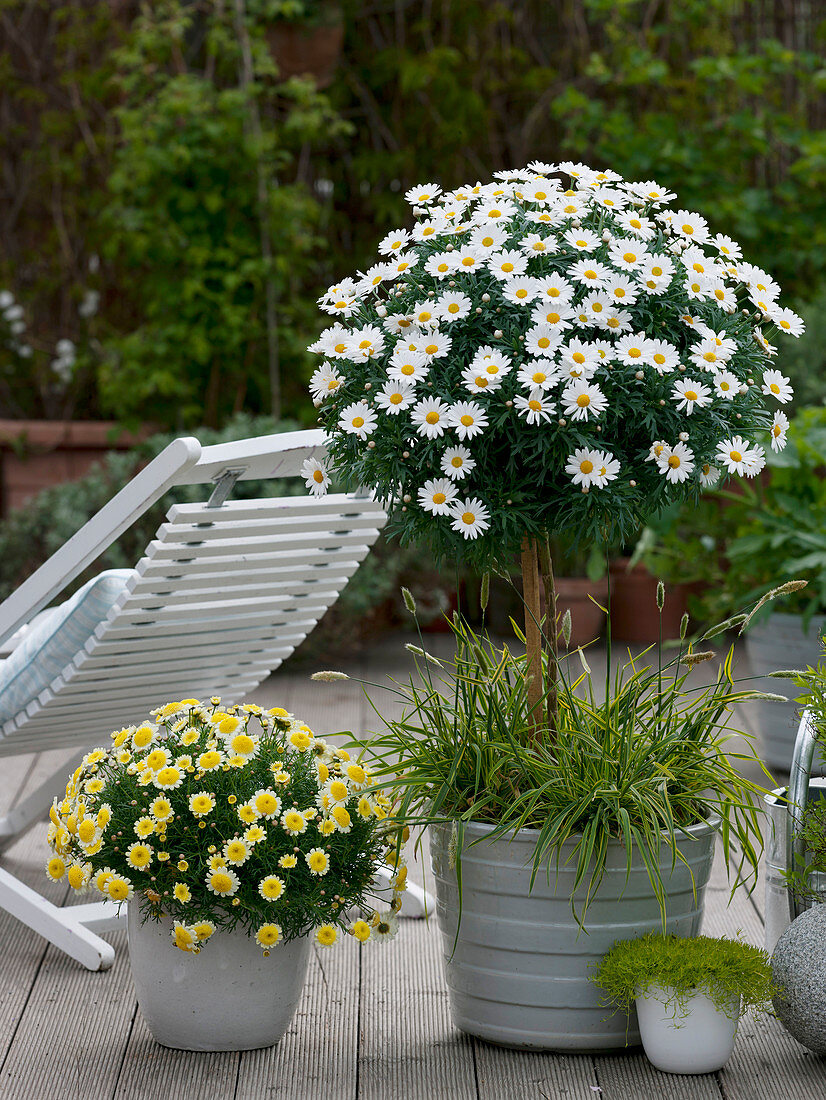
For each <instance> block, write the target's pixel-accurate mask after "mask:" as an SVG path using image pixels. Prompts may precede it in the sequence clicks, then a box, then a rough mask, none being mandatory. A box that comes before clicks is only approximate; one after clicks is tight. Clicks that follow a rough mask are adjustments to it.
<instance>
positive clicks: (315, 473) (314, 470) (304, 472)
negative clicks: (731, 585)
mask: <svg viewBox="0 0 826 1100" xmlns="http://www.w3.org/2000/svg"><path fill="white" fill-rule="evenodd" d="M772 445H774V441H772ZM301 476H302V477H303V478H304V484H305V485H306V486H307V488H308V489H309V490H310V492H311V493H312V494H313V496H316V497H322V496H324V494H325V493H326V492H327V489H328V487H329V485H330V476H329V474H328V473H327V468H326V467H325V465H324V463H323V462H320V461H319V460H318V459H317V458H305V459H304V461H303V462H302V464H301Z"/></svg>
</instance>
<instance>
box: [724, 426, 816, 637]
mask: <svg viewBox="0 0 826 1100" xmlns="http://www.w3.org/2000/svg"><path fill="white" fill-rule="evenodd" d="M768 468H769V474H768V476H767V477H766V478H765V480H764V479H758V480H757V481H756V483H755V484H753V485H743V486H741V487H740V491H738V492H736V493H735V492H723V491H721V492H718V493H716V494H715V498H716V499H717V500H718V501H720V502H722V504H723V506H724V520H725V524H726V526H727V527H728V530H729V531H730V532H731V537H730V539H729V542H728V546H727V549H726V558H727V561H728V568H727V570H726V572H725V576H724V578H723V584H722V586H721V587H720V588H719V589H717V590H716V591H714V592H710V593H709V594H708V596H707V597H706V601H705V603H706V606H707V607H708V608H709V609H711V610H712V611H713V613H714V614H716V615H726V614H730V613H731V611H732V610H733V609H734V608H736V607H739V606H741V605H742V604H744V603H749V602H751V601H753V600H754V599H756V598H757V597H758V596H761V595H763V593H765V592H767V591H769V590H770V589H772V588H775V587H776V586H777V585H780V584H783V583H785V582H786V581H789V580H791V579H798V578H800V579H803V580H806V581H808V585H807V587H806V588H805V589H803V590H802V591H800V592H799V593H796V594H795V595H794V596H792V597H790V598H789V602H788V604H787V608H788V610H790V611H800V612H802V613H803V614H804V616H805V617H806V621H808V619H809V618H810V617H811V615H813V614H822V613H823V612H826V480H824V477H823V471H824V468H826V409H824V408H806V409H801V410H800V411H799V412H798V415H797V416H796V417H795V419H794V420H793V421H792V423H791V426H790V428H789V435H788V446H787V447H786V449H785V450H783V451H781V452H779V453H778V454H774V453H770V454H769V455H768Z"/></svg>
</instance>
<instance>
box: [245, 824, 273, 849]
mask: <svg viewBox="0 0 826 1100" xmlns="http://www.w3.org/2000/svg"><path fill="white" fill-rule="evenodd" d="M266 836H267V830H266V829H262V828H261V826H260V825H250V827H249V828H248V829H247V830H245V832H244V840H246V842H247V843H248V844H259V843H260V842H261V841H262V840H265V839H266Z"/></svg>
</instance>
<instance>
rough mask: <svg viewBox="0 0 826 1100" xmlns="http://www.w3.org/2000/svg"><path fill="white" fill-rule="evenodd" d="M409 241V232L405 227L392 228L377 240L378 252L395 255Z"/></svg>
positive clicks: (383, 254)
mask: <svg viewBox="0 0 826 1100" xmlns="http://www.w3.org/2000/svg"><path fill="white" fill-rule="evenodd" d="M409 241H410V234H409V233H408V231H407V230H406V229H393V230H392V231H391V232H390V233H388V234H387V235H386V236H384V237H382V239H381V240H380V241H379V252H380V253H381V254H382V256H397V255H398V254H399V253H400V252H403V251H404V249H405V247H406V245H407V244H408V243H409Z"/></svg>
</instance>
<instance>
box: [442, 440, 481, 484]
mask: <svg viewBox="0 0 826 1100" xmlns="http://www.w3.org/2000/svg"><path fill="white" fill-rule="evenodd" d="M475 466H476V459H475V458H473V457H472V456H471V453H470V451H469V450H468V449H467V447H461V446H460V447H448V449H447V450H446V451H445V453H444V454H443V455H442V472H443V473H445V474H447V476H448V477H449V478H450V479H451V480H452V481H462V480H463V479H464V478H466V477H467V475H468V474H469V473H470V472H471V471H472V470H473V468H474V467H475Z"/></svg>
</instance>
